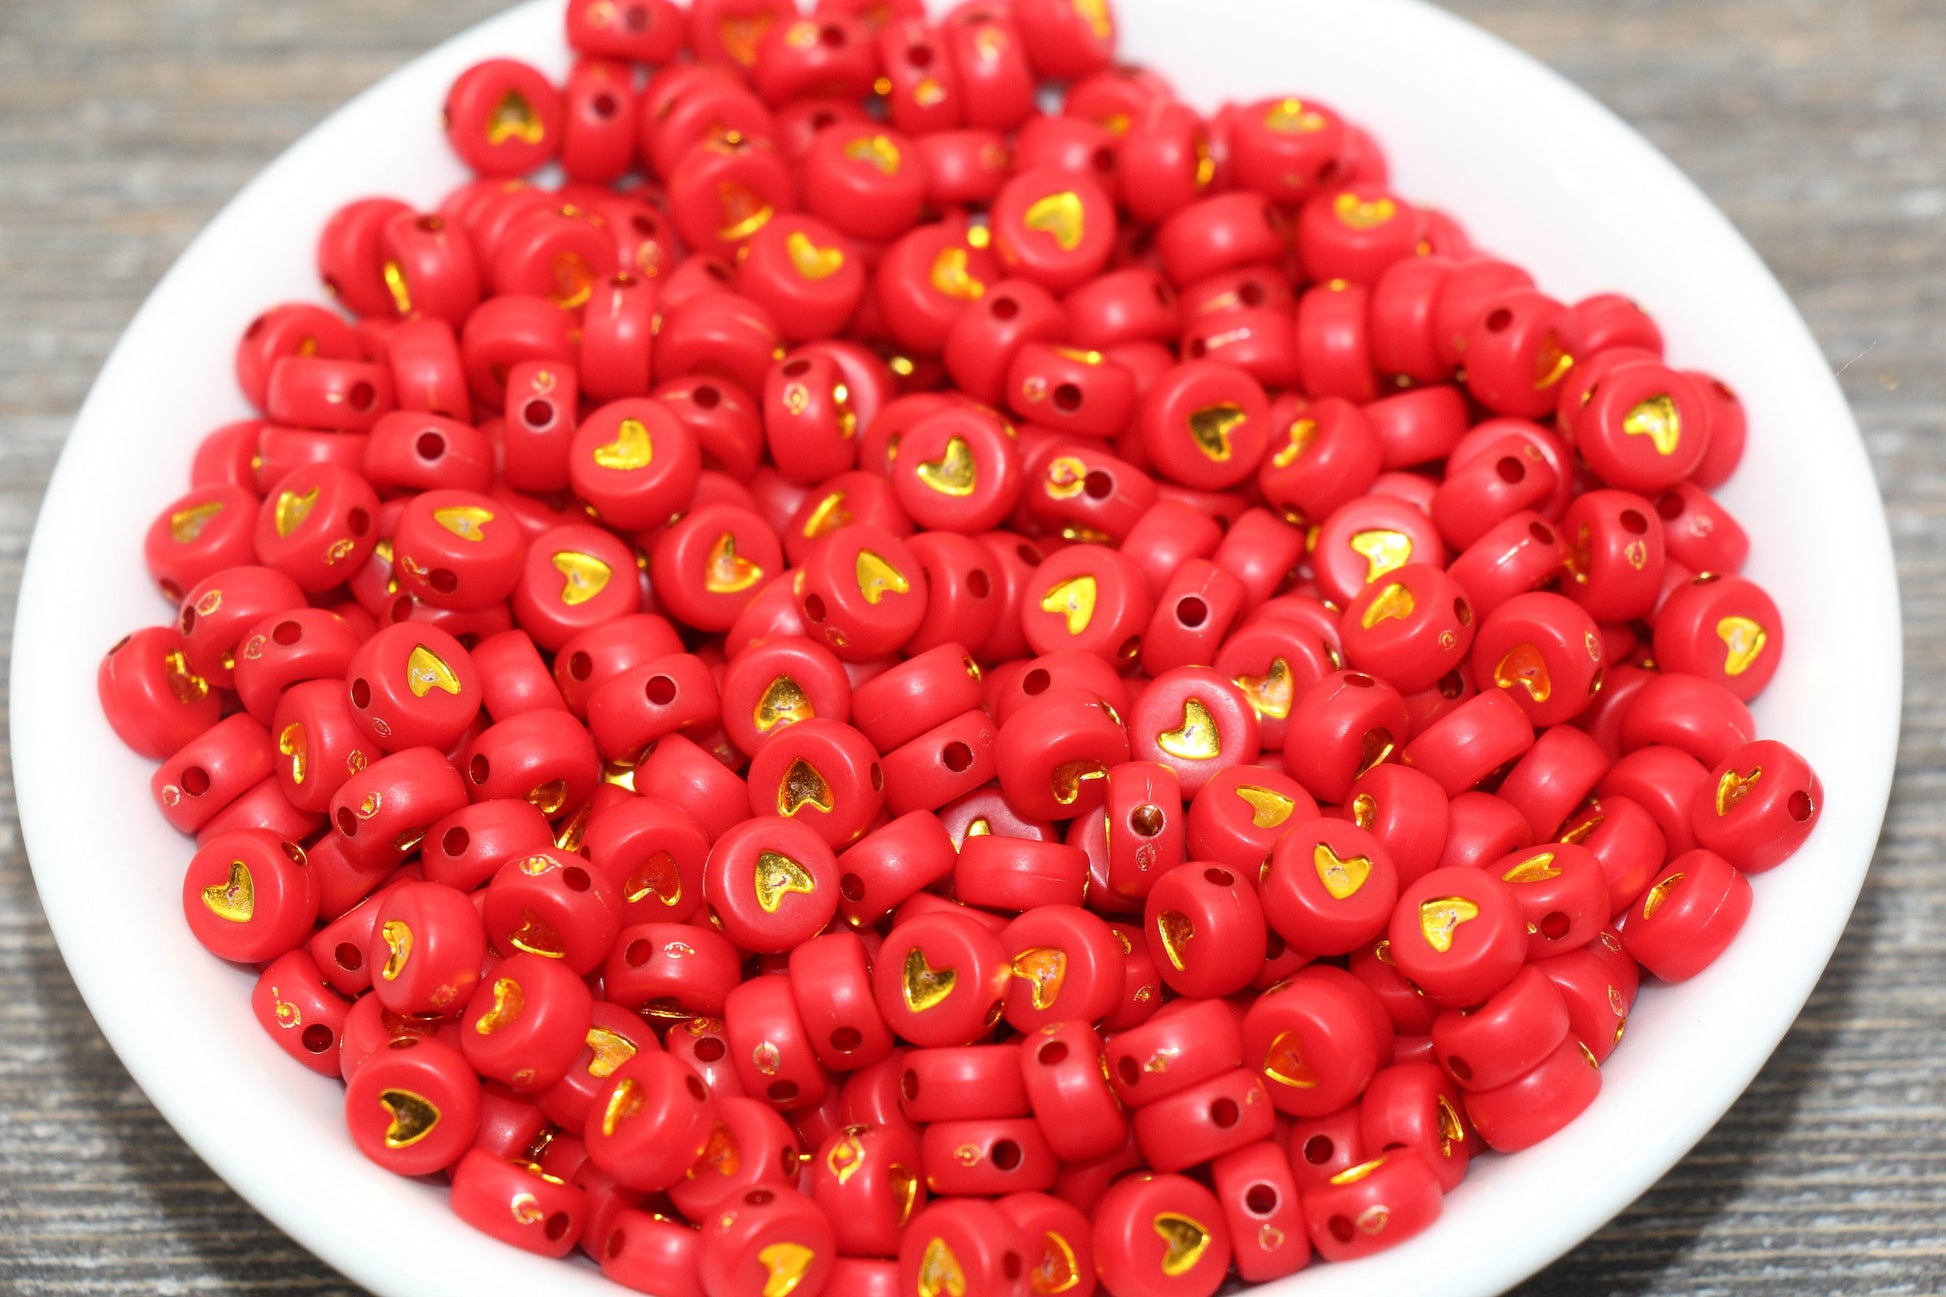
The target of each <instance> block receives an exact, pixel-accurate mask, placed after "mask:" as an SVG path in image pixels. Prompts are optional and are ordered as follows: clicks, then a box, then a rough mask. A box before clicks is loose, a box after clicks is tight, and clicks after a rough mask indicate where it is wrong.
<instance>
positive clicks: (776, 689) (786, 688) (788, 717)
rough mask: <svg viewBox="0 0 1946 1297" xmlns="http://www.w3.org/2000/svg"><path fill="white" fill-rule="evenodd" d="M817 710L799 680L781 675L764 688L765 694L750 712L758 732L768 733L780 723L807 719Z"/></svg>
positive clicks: (784, 723) (785, 723)
mask: <svg viewBox="0 0 1946 1297" xmlns="http://www.w3.org/2000/svg"><path fill="white" fill-rule="evenodd" d="M816 715H817V712H816V711H815V710H814V709H813V708H812V706H811V700H810V698H809V697H807V696H806V695H805V693H804V689H803V687H802V686H801V685H799V684H798V683H797V681H795V680H793V679H792V678H791V677H789V676H787V675H780V676H778V677H777V678H776V679H775V680H772V681H771V682H770V684H769V685H768V686H767V687H766V688H765V689H764V692H763V696H762V697H761V698H759V699H757V705H756V707H755V708H753V709H752V711H751V713H750V719H751V721H752V722H753V723H754V724H755V725H756V727H757V733H759V734H768V733H770V732H771V731H772V730H774V729H776V728H777V727H778V726H779V725H789V724H792V723H795V722H797V721H807V720H810V719H811V718H812V717H813V716H816Z"/></svg>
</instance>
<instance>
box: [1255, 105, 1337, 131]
mask: <svg viewBox="0 0 1946 1297" xmlns="http://www.w3.org/2000/svg"><path fill="white" fill-rule="evenodd" d="M1326 125H1328V123H1327V122H1326V121H1325V119H1324V114H1322V113H1320V112H1317V111H1316V110H1315V109H1310V108H1306V107H1305V106H1304V101H1303V100H1301V99H1285V100H1282V101H1280V102H1278V103H1274V104H1272V105H1271V106H1270V110H1269V111H1268V112H1266V113H1265V114H1264V129H1265V130H1268V131H1274V132H1275V133H1277V134H1279V135H1315V134H1317V133H1318V132H1319V131H1321V130H1323V129H1324V128H1325V126H1326Z"/></svg>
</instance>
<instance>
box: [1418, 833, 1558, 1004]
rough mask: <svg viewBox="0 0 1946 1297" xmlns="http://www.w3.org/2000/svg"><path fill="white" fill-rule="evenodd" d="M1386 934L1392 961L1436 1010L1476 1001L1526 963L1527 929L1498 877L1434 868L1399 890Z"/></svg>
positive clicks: (1459, 869)
mask: <svg viewBox="0 0 1946 1297" xmlns="http://www.w3.org/2000/svg"><path fill="white" fill-rule="evenodd" d="M1386 936H1387V938H1388V939H1389V940H1390V941H1391V943H1392V945H1391V952H1392V959H1393V962H1394V964H1395V965H1396V966H1397V968H1398V970H1399V971H1400V972H1401V973H1403V974H1404V975H1405V976H1406V977H1408V978H1410V979H1411V980H1412V981H1413V983H1414V984H1416V985H1418V986H1419V987H1420V988H1422V989H1423V990H1424V991H1425V993H1426V994H1427V995H1428V996H1430V997H1432V999H1433V1000H1434V1001H1435V1002H1436V1003H1438V1004H1441V1005H1444V1006H1447V1007H1452V1008H1464V1007H1466V1006H1468V1005H1473V1004H1478V1003H1480V1002H1481V1001H1482V1000H1485V999H1486V998H1487V997H1488V996H1490V995H1492V994H1493V993H1494V992H1495V991H1497V990H1499V989H1500V988H1501V987H1503V986H1505V985H1506V984H1507V983H1508V981H1510V980H1511V979H1512V978H1513V975H1514V974H1515V973H1516V972H1518V971H1519V970H1520V966H1521V965H1522V964H1523V963H1524V962H1525V961H1526V958H1527V925H1526V921H1525V919H1524V917H1523V916H1522V914H1521V911H1520V906H1519V904H1518V903H1517V902H1516V901H1515V900H1514V898H1513V896H1512V895H1511V894H1510V893H1509V892H1508V890H1507V885H1506V884H1504V883H1502V882H1501V881H1500V880H1499V879H1498V878H1494V877H1488V876H1487V875H1486V874H1485V873H1484V872H1482V871H1480V870H1477V869H1466V868H1440V869H1435V870H1433V871H1432V872H1431V873H1428V874H1426V875H1424V876H1423V877H1421V878H1420V879H1419V880H1418V881H1417V882H1414V883H1412V884H1410V885H1409V886H1407V887H1404V888H1402V889H1400V894H1399V901H1398V904H1397V906H1396V907H1395V908H1394V909H1393V911H1392V918H1391V921H1390V923H1389V924H1388V925H1387V930H1386Z"/></svg>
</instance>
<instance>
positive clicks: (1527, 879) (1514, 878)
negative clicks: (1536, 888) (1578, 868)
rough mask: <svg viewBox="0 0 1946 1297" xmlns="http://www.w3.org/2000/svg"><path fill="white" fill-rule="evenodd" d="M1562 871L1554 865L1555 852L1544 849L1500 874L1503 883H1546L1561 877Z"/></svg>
mask: <svg viewBox="0 0 1946 1297" xmlns="http://www.w3.org/2000/svg"><path fill="white" fill-rule="evenodd" d="M1560 876H1561V871H1560V870H1558V869H1556V868H1555V867H1554V853H1553V852H1552V851H1543V852H1540V853H1539V854H1538V855H1532V856H1529V857H1527V859H1525V860H1523V861H1521V862H1520V863H1519V864H1517V865H1515V866H1514V867H1513V868H1512V869H1509V870H1508V871H1507V872H1506V873H1504V874H1502V875H1500V881H1501V882H1503V883H1544V882H1546V881H1547V880H1548V879H1550V878H1559V877H1560Z"/></svg>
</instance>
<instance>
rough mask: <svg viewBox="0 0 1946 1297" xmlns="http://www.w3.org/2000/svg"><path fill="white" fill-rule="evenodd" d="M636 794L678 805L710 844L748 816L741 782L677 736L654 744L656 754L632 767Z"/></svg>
mask: <svg viewBox="0 0 1946 1297" xmlns="http://www.w3.org/2000/svg"><path fill="white" fill-rule="evenodd" d="M635 790H636V791H637V792H639V793H641V794H642V795H643V796H645V797H661V798H665V799H667V800H670V801H675V802H679V803H681V804H682V806H683V808H684V809H686V810H687V811H688V812H689V813H690V814H691V815H693V816H695V817H696V822H697V823H698V824H700V825H702V826H703V831H704V832H705V833H708V834H709V835H710V839H711V841H712V842H714V841H716V840H718V839H720V838H721V837H722V836H723V835H724V834H725V833H727V832H728V831H729V829H730V828H731V826H732V825H735V824H738V823H740V822H741V821H743V820H745V819H748V818H749V816H750V795H749V792H748V790H746V789H745V787H744V783H743V780H741V779H739V778H738V777H737V775H736V773H735V772H734V771H732V770H730V769H729V768H728V767H727V766H725V765H724V764H723V763H722V762H721V761H718V760H717V759H716V758H715V757H714V756H712V755H711V754H710V753H708V752H705V751H704V750H703V749H702V748H699V747H697V746H696V745H695V744H694V743H692V742H690V741H689V740H688V739H687V738H685V737H683V736H682V735H680V734H671V735H670V736H669V737H667V738H665V739H659V740H657V742H656V745H655V750H654V751H653V752H651V753H649V755H648V756H646V757H644V758H643V759H642V762H641V764H640V765H638V766H636V767H635Z"/></svg>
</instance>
